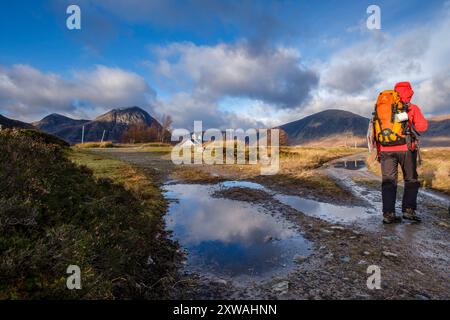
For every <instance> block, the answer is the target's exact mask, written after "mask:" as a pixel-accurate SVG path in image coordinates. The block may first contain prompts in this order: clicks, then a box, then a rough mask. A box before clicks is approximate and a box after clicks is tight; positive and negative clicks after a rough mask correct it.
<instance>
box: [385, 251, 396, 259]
mask: <svg viewBox="0 0 450 320" xmlns="http://www.w3.org/2000/svg"><path fill="white" fill-rule="evenodd" d="M383 256H385V257H394V258H396V257H398V255H397V254H395V253H392V252H389V251H383Z"/></svg>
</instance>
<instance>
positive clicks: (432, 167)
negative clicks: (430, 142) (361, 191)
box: [366, 148, 450, 195]
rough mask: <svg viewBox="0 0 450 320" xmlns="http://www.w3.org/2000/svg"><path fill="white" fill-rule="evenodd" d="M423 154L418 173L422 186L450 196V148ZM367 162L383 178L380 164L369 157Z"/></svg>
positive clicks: (428, 151)
mask: <svg viewBox="0 0 450 320" xmlns="http://www.w3.org/2000/svg"><path fill="white" fill-rule="evenodd" d="M421 152H422V160H423V163H422V165H421V166H419V168H418V170H417V171H418V173H419V180H420V182H421V184H422V186H423V187H426V188H431V189H435V190H438V191H440V192H443V193H446V194H449V195H450V161H449V159H450V148H426V149H422V151H421ZM366 162H367V167H368V168H369V170H370V171H371V172H373V173H375V174H377V175H379V176H381V168H380V164H379V163H378V162H377V161H375V159H374V158H373V157H370V156H369V157H368V158H367V161H366ZM399 179H402V174H401V170H399Z"/></svg>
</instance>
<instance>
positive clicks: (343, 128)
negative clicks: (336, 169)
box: [279, 109, 369, 146]
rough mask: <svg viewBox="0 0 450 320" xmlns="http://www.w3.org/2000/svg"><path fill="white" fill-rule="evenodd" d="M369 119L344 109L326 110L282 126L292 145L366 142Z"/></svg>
mask: <svg viewBox="0 0 450 320" xmlns="http://www.w3.org/2000/svg"><path fill="white" fill-rule="evenodd" d="M368 124H369V119H367V118H364V117H362V116H360V115H357V114H354V113H351V112H349V111H343V110H335V109H330V110H325V111H322V112H319V113H315V114H313V115H310V116H308V117H305V118H303V119H300V120H297V121H294V122H290V123H287V124H285V125H282V126H280V127H279V128H281V129H283V130H284V131H285V132H286V134H287V136H288V143H289V144H291V145H310V144H315V145H321V146H325V145H333V146H336V145H345V144H349V145H353V144H354V143H355V141H356V142H357V144H358V145H364V144H365V137H366V134H367V127H368Z"/></svg>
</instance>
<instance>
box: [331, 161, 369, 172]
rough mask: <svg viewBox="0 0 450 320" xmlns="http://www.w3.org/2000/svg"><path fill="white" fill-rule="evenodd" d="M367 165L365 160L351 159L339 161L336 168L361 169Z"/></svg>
mask: <svg viewBox="0 0 450 320" xmlns="http://www.w3.org/2000/svg"><path fill="white" fill-rule="evenodd" d="M365 166H366V163H365V162H364V160H350V161H339V162H336V163H335V164H334V167H335V168H342V169H347V170H359V169H362V168H364V167H365Z"/></svg>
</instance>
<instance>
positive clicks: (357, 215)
mask: <svg viewBox="0 0 450 320" xmlns="http://www.w3.org/2000/svg"><path fill="white" fill-rule="evenodd" d="M352 162H354V161H352ZM361 162H362V163H363V164H364V165H365V163H364V161H361ZM220 185H221V186H222V187H225V188H230V187H240V188H249V189H254V190H263V191H265V192H267V193H269V194H271V195H273V197H274V198H275V199H276V200H278V201H280V202H281V203H283V204H285V205H287V206H290V207H291V208H294V209H295V210H297V211H300V212H302V213H304V214H306V215H309V216H313V217H316V218H320V219H322V220H325V221H328V222H331V223H343V224H348V223H353V222H356V221H361V220H364V219H366V218H369V217H371V215H373V214H374V213H375V212H373V210H370V208H365V207H361V206H354V207H346V206H339V205H335V204H330V203H325V202H320V201H316V200H311V199H306V198H302V197H299V196H291V195H284V194H279V193H276V192H274V191H272V190H269V189H267V188H266V187H264V186H262V185H260V184H258V183H254V182H249V181H226V182H222V183H221V184H220Z"/></svg>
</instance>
